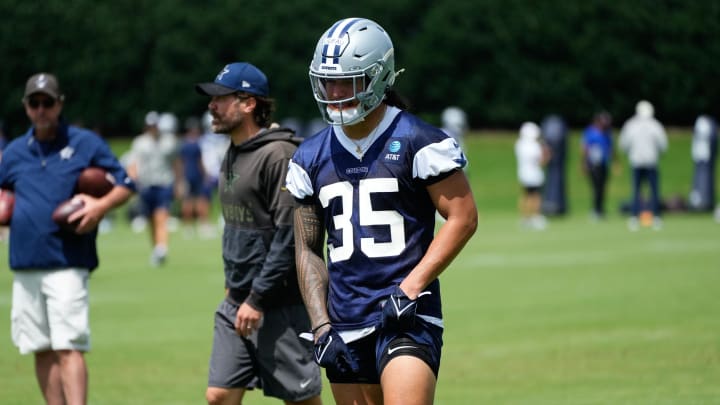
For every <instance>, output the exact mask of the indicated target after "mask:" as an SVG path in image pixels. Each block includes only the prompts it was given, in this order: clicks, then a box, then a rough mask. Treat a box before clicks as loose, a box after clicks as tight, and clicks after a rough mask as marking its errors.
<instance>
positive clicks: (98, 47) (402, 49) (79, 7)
mask: <svg viewBox="0 0 720 405" xmlns="http://www.w3.org/2000/svg"><path fill="white" fill-rule="evenodd" d="M344 3H347V2H327V1H323V2H320V1H317V0H304V1H302V2H266V1H259V0H248V1H243V2H240V1H231V0H209V1H204V2H195V1H188V0H156V1H146V0H118V1H114V2H96V1H90V0H74V1H72V2H67V1H60V0H47V1H44V2H39V1H30V2H17V1H10V0H0V15H2V16H3V18H2V21H3V24H0V56H1V57H2V61H3V68H2V69H0V94H2V95H3V97H2V99H0V117H1V118H3V119H4V120H5V122H6V126H8V127H9V129H10V133H11V134H12V135H17V134H19V132H20V131H22V130H24V128H25V127H26V126H27V119H26V118H25V116H24V112H23V110H22V108H21V106H20V103H19V100H20V98H21V97H22V92H23V88H24V83H25V80H26V79H27V78H28V77H29V76H30V75H31V74H33V73H35V72H38V71H50V72H54V73H56V74H57V75H58V77H59V79H60V82H61V84H62V86H63V88H64V89H65V92H66V94H67V103H66V106H65V115H66V117H67V118H68V120H70V121H73V122H82V123H83V124H85V125H86V126H89V127H93V128H96V129H98V130H100V131H101V132H102V133H103V134H106V135H116V134H123V135H130V134H134V133H136V132H138V131H139V130H140V127H141V123H142V117H143V116H144V114H145V113H146V112H147V111H148V110H151V109H155V110H160V111H172V112H174V113H176V114H178V115H179V116H180V118H181V122H182V120H183V118H184V117H186V116H189V115H200V114H202V112H203V111H204V109H205V107H206V103H207V101H208V100H207V98H204V97H201V96H199V95H197V94H196V93H195V91H194V89H193V84H194V83H196V82H200V81H209V80H212V79H213V78H214V76H215V75H216V74H217V72H218V71H219V70H220V69H221V68H222V66H223V65H224V64H225V63H228V62H232V61H238V60H246V61H250V62H252V63H254V64H256V65H257V66H258V67H260V68H261V69H263V70H264V71H265V72H266V73H267V74H268V76H269V78H270V85H271V91H272V93H273V95H274V97H275V98H276V99H277V101H278V110H277V114H276V118H277V119H278V120H281V119H282V118H284V117H289V116H294V117H299V118H301V119H302V120H309V119H310V118H314V117H316V116H317V115H318V114H317V107H316V105H315V103H314V101H313V99H312V96H311V94H310V89H309V84H308V79H307V67H308V64H309V62H310V60H311V58H312V52H313V50H314V47H315V43H316V41H317V39H318V38H319V36H320V34H322V32H323V31H324V30H325V29H327V28H328V27H329V26H330V25H331V24H332V23H333V22H334V21H335V20H337V19H339V18H343V17H349V16H363V17H367V18H371V19H373V20H375V21H377V22H378V23H380V24H381V25H382V26H383V27H384V28H385V29H387V30H388V32H389V33H390V35H391V37H392V39H393V42H394V44H395V47H396V65H397V67H398V68H405V69H406V71H405V72H404V73H403V74H402V75H401V76H400V78H399V80H398V89H399V91H400V92H401V93H403V94H404V95H406V96H407V97H408V98H409V99H410V100H411V102H412V110H413V111H414V112H416V113H418V114H419V115H421V116H423V117H424V118H426V119H427V120H429V121H431V122H433V123H437V121H438V116H439V112H440V110H441V109H442V108H444V107H445V106H446V105H449V104H454V105H459V106H461V107H462V108H464V109H465V110H466V111H467V112H468V114H469V117H470V120H471V126H472V127H474V128H481V127H484V128H488V127H511V128H516V127H518V126H519V123H520V122H521V121H524V120H536V121H539V120H540V119H541V118H542V117H543V116H545V115H547V114H550V113H559V114H561V115H563V116H564V117H565V118H566V119H567V120H568V122H569V123H570V124H571V125H575V126H579V125H584V124H585V123H586V122H588V121H589V119H590V116H591V115H592V113H593V112H594V111H595V110H598V109H606V110H608V111H610V112H611V113H612V114H613V116H614V117H615V119H616V122H620V121H621V120H624V119H625V118H627V117H628V116H629V115H631V114H632V112H633V107H634V105H635V103H636V102H637V101H638V100H639V99H642V98H644V99H648V100H650V101H652V102H653V103H654V104H655V108H656V112H657V116H658V117H659V118H660V120H661V121H663V122H664V123H666V124H671V125H688V124H691V123H692V122H693V121H694V119H695V117H697V116H698V115H699V114H701V113H705V114H710V115H713V116H715V117H717V116H718V115H719V114H718V112H719V111H718V108H719V107H718V106H720V80H718V73H717V70H716V63H717V61H718V60H720V41H717V38H720V2H713V1H677V0H630V1H627V2H607V1H602V0H587V1H583V2H567V1H560V0H545V1H540V2H527V1H524V0H454V1H449V0H439V1H428V0H416V1H410V0H395V1H391V2H390V1H379V0H366V1H363V2H353V4H344Z"/></svg>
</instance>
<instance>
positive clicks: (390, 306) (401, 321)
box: [382, 286, 417, 331]
mask: <svg viewBox="0 0 720 405" xmlns="http://www.w3.org/2000/svg"><path fill="white" fill-rule="evenodd" d="M416 310H417V300H411V299H410V298H408V296H407V295H405V293H404V292H403V290H401V289H400V286H398V287H395V292H393V293H392V294H390V297H389V298H388V299H387V301H385V304H383V309H382V327H383V329H388V330H395V331H405V330H409V329H412V327H413V326H415V311H416Z"/></svg>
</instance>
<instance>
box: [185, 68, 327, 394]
mask: <svg viewBox="0 0 720 405" xmlns="http://www.w3.org/2000/svg"><path fill="white" fill-rule="evenodd" d="M195 89H196V91H197V92H198V93H200V94H203V95H206V96H210V97H211V99H210V103H209V105H208V107H209V110H210V112H211V113H212V117H213V119H212V129H213V132H216V133H222V134H227V135H228V136H229V137H230V139H231V142H232V143H231V145H230V147H229V148H228V149H227V154H226V156H225V160H224V162H223V166H222V168H221V169H220V184H219V196H220V204H221V207H222V213H223V216H224V218H225V222H226V223H225V227H224V231H223V243H222V256H223V261H224V265H225V268H224V270H225V298H224V299H223V300H222V302H221V303H220V304H219V305H218V307H217V310H216V312H215V328H214V333H213V345H212V353H211V355H210V367H209V373H208V374H209V375H208V387H207V390H206V392H205V397H206V399H207V401H208V403H209V404H212V405H217V404H227V405H231V404H233V405H234V404H240V403H242V402H243V397H244V395H245V392H246V390H248V389H254V388H262V390H263V392H264V394H265V395H266V396H271V397H275V398H279V399H281V400H283V401H285V403H286V404H297V405H300V404H302V405H319V404H320V403H321V400H320V390H321V388H322V379H321V375H320V369H319V367H318V366H317V364H315V362H314V361H313V357H312V344H311V343H310V342H309V341H307V340H303V339H301V338H300V337H299V335H300V334H301V333H303V332H306V331H307V330H309V329H310V320H309V318H308V313H307V311H306V310H305V307H304V306H303V302H302V297H301V296H300V290H299V287H298V278H297V272H296V269H295V245H294V242H293V223H292V214H293V198H292V195H290V193H288V191H287V189H286V188H285V187H284V185H285V175H286V173H287V170H288V162H289V161H290V157H291V156H292V154H293V152H294V151H295V150H296V149H297V145H298V144H299V143H300V142H301V139H300V138H298V137H296V136H295V135H294V133H293V132H292V131H291V130H289V129H286V128H275V127H274V125H271V117H272V112H273V110H274V108H275V103H274V100H273V99H271V98H270V93H269V92H270V89H269V85H268V81H267V77H266V76H265V74H264V73H263V72H262V71H260V70H259V69H258V68H257V67H255V66H253V65H252V64H250V63H246V62H236V63H231V64H228V65H226V66H225V67H224V68H223V69H222V70H221V71H220V72H219V73H218V75H217V76H216V78H215V80H214V81H213V82H208V83H199V84H197V85H196V87H195Z"/></svg>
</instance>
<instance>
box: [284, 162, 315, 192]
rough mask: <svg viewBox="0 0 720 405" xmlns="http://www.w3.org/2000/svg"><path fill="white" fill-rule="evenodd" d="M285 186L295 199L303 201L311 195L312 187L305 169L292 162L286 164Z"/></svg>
mask: <svg viewBox="0 0 720 405" xmlns="http://www.w3.org/2000/svg"><path fill="white" fill-rule="evenodd" d="M285 186H286V187H287V189H288V191H290V194H292V195H293V196H294V197H295V198H298V199H303V198H307V197H309V196H311V195H313V186H312V182H311V181H310V176H308V174H307V172H306V171H305V169H303V168H302V167H300V165H298V164H297V163H295V162H293V161H292V160H291V161H290V163H288V172H287V176H285Z"/></svg>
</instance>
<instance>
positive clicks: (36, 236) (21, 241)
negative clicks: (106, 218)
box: [0, 125, 135, 270]
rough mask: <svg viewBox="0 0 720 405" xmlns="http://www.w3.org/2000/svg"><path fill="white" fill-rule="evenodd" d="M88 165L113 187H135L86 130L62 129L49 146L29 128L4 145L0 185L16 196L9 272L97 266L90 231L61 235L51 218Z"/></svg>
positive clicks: (93, 233)
mask: <svg viewBox="0 0 720 405" xmlns="http://www.w3.org/2000/svg"><path fill="white" fill-rule="evenodd" d="M88 166H97V167H102V168H104V169H105V170H107V171H108V172H109V173H111V174H112V175H113V176H114V177H115V179H116V181H117V183H118V184H120V185H124V186H126V187H129V188H131V189H134V187H135V185H134V183H133V182H132V181H131V180H130V178H129V177H127V174H126V173H125V170H124V169H123V167H122V166H121V165H120V162H118V160H117V159H116V158H115V156H114V155H113V154H112V152H111V151H110V148H109V147H108V145H107V143H105V141H103V139H102V138H100V137H99V136H98V135H97V134H95V133H93V132H91V131H88V130H85V129H81V128H77V127H73V126H66V125H61V126H60V127H59V128H58V134H57V137H56V138H55V139H54V140H53V141H50V142H38V141H37V140H36V139H35V137H34V136H33V130H32V129H30V130H29V131H28V132H27V133H26V134H25V135H24V136H21V137H19V138H17V139H15V140H13V141H12V142H11V143H10V144H9V145H8V147H7V148H6V149H5V151H4V152H3V156H2V161H1V162H0V187H2V188H8V189H11V190H13V191H14V192H15V207H14V209H13V215H12V220H11V223H10V268H12V269H13V270H21V269H54V268H67V267H81V268H86V269H90V270H92V269H94V268H95V267H97V265H98V259H97V252H96V249H95V236H96V234H95V232H92V233H89V234H83V235H77V234H74V233H66V232H62V231H60V229H59V227H58V225H57V224H55V222H53V220H52V212H53V211H54V210H55V208H56V207H57V206H58V205H59V204H60V203H61V202H63V201H65V200H68V199H70V198H71V197H72V196H73V195H74V194H75V184H76V183H77V178H78V176H79V175H80V172H81V171H82V170H83V169H85V168H86V167H88Z"/></svg>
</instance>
